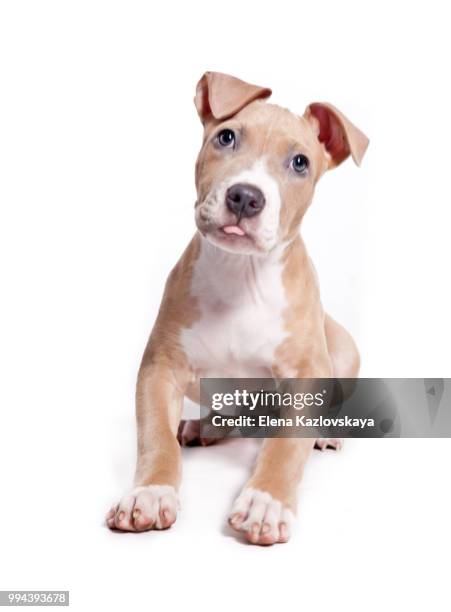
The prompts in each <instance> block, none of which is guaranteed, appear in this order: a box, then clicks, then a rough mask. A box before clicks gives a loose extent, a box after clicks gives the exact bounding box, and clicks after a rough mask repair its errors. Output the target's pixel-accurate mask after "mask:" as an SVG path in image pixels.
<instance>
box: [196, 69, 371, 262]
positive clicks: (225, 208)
mask: <svg viewBox="0 0 451 612" xmlns="http://www.w3.org/2000/svg"><path fill="white" fill-rule="evenodd" d="M270 95H271V90H270V89H268V88H265V87H258V86H256V85H251V84H249V83H245V82H243V81H240V80H239V79H236V78H234V77H231V76H228V75H225V74H221V73H218V72H207V73H205V74H204V76H203V77H202V78H201V80H200V81H199V83H198V85H197V89H196V96H195V99H194V102H195V105H196V108H197V112H198V113H199V116H200V118H201V121H202V123H203V125H204V140H203V144H202V148H201V151H200V153H199V157H198V159H197V164H196V188H197V202H196V223H197V226H198V228H199V230H200V232H201V233H202V234H203V235H204V236H205V237H206V238H207V239H208V240H210V241H211V242H212V243H213V244H215V245H217V246H219V247H221V248H223V249H225V250H227V251H232V252H235V253H249V254H251V253H252V254H260V255H264V254H266V253H269V252H270V251H271V250H272V249H273V248H274V247H275V246H276V245H277V244H280V243H283V242H285V241H289V240H290V239H291V238H293V237H294V236H295V235H296V233H297V231H298V228H299V224H300V222H301V219H302V217H303V215H304V213H305V211H306V210H307V208H308V206H309V204H310V202H311V200H312V197H313V191H314V187H315V184H316V182H317V181H318V179H319V178H320V176H321V175H322V174H323V173H324V172H325V170H327V169H329V168H333V167H335V166H338V165H339V164H340V163H341V162H342V161H344V160H345V159H346V158H347V157H348V156H349V155H351V156H352V158H353V160H354V161H355V163H356V164H360V162H361V160H362V157H363V155H364V153H365V150H366V148H367V146H368V139H367V137H366V136H365V135H364V134H363V133H362V132H361V131H360V130H358V129H357V128H356V127H355V126H354V125H353V124H352V123H351V122H350V121H349V120H348V119H346V117H344V115H342V114H341V113H340V112H339V111H338V110H337V109H336V108H334V107H333V106H332V105H330V104H325V103H314V104H310V105H309V106H308V107H307V109H306V111H305V113H304V115H303V116H302V117H300V116H297V115H295V114H293V113H291V112H290V111H288V110H286V109H284V108H281V107H279V106H275V105H273V104H268V103H266V102H265V101H264V100H265V99H266V98H268V97H269V96H270Z"/></svg>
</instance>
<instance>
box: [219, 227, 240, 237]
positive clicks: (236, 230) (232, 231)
mask: <svg viewBox="0 0 451 612" xmlns="http://www.w3.org/2000/svg"><path fill="white" fill-rule="evenodd" d="M222 229H223V231H224V233H225V234H236V235H237V236H244V234H245V233H244V232H243V230H242V229H241V227H238V225H225V226H224V227H223V228H222Z"/></svg>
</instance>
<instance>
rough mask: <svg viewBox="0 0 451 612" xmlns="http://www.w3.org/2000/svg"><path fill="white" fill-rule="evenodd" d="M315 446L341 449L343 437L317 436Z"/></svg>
mask: <svg viewBox="0 0 451 612" xmlns="http://www.w3.org/2000/svg"><path fill="white" fill-rule="evenodd" d="M315 448H317V449H319V450H321V451H324V450H326V448H332V449H333V450H341V449H342V448H343V438H317V439H316V441H315Z"/></svg>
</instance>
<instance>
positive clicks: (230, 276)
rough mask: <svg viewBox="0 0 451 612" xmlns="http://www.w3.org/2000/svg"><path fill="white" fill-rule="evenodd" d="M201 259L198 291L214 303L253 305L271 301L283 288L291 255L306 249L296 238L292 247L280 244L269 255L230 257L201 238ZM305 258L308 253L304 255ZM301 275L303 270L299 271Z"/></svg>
mask: <svg viewBox="0 0 451 612" xmlns="http://www.w3.org/2000/svg"><path fill="white" fill-rule="evenodd" d="M198 236H199V240H200V252H199V258H198V260H197V262H196V266H195V279H194V282H195V284H196V285H197V291H198V292H200V293H201V294H203V295H204V296H210V297H211V299H213V300H215V299H217V298H218V297H219V296H221V301H225V302H229V303H230V304H232V303H239V302H241V301H242V300H245V299H246V298H248V299H249V298H250V299H251V300H252V301H265V302H266V301H268V300H269V301H271V300H272V299H273V296H274V297H275V294H276V293H277V289H276V287H278V286H280V285H281V284H282V275H283V270H284V266H285V262H286V261H287V258H289V257H290V256H291V254H292V253H297V254H298V255H299V254H300V253H303V254H304V253H305V246H304V244H303V242H302V240H301V238H300V236H297V237H296V238H295V239H294V240H292V241H290V242H289V243H281V244H279V245H278V246H276V247H275V248H274V249H273V250H272V251H271V252H270V253H268V254H266V255H245V254H237V253H230V252H228V251H225V250H224V249H221V248H220V247H217V246H215V245H214V244H212V243H211V242H210V241H209V240H208V239H206V238H205V237H203V236H202V235H201V234H198ZM305 254H306V253H305ZM299 274H302V270H299Z"/></svg>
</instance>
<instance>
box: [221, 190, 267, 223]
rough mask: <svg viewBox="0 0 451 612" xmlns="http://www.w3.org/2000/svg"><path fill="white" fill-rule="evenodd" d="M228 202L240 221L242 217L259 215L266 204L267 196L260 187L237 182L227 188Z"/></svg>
mask: <svg viewBox="0 0 451 612" xmlns="http://www.w3.org/2000/svg"><path fill="white" fill-rule="evenodd" d="M226 204H227V208H228V209H229V210H231V211H232V212H233V213H235V214H236V216H237V217H238V221H239V220H240V219H241V217H253V216H254V215H257V214H258V213H259V212H260V211H261V210H262V208H263V207H264V205H265V197H264V195H263V193H262V192H261V191H260V189H258V187H254V186H253V185H247V184H245V183H237V184H236V185H232V186H231V187H229V188H228V189H227V193H226Z"/></svg>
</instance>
